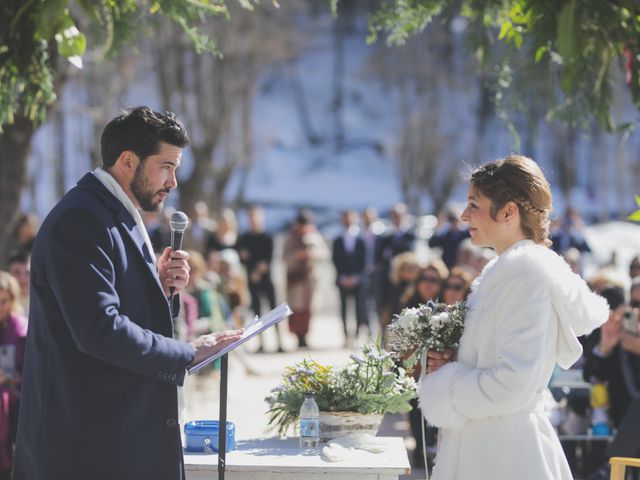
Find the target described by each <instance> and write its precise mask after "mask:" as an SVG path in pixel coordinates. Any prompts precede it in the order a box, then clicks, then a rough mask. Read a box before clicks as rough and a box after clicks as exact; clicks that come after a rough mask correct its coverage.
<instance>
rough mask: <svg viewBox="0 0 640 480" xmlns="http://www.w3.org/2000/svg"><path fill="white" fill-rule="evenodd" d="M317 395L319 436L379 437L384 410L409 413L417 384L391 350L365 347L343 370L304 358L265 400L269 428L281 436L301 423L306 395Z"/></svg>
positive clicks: (325, 438) (370, 346)
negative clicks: (300, 418) (401, 366)
mask: <svg viewBox="0 0 640 480" xmlns="http://www.w3.org/2000/svg"><path fill="white" fill-rule="evenodd" d="M307 392H311V393H313V394H315V397H316V402H317V403H318V408H319V409H320V439H321V440H329V439H331V438H336V437H340V436H344V435H350V434H355V433H370V434H373V435H375V434H376V433H377V430H378V428H379V427H380V423H381V421H382V417H383V415H384V414H385V413H387V412H388V413H397V412H408V411H409V410H411V405H410V404H409V400H411V399H412V398H415V397H416V384H415V381H414V380H413V378H411V377H410V376H408V375H406V372H405V370H404V369H403V368H399V367H397V366H396V364H395V362H394V360H393V357H392V355H391V353H389V352H386V351H384V350H383V349H382V348H381V347H380V346H379V345H377V344H368V345H365V346H364V347H363V348H362V350H361V352H360V353H359V354H352V355H351V356H350V358H349V363H348V364H347V365H345V366H344V367H342V368H335V367H331V366H327V365H322V364H320V363H318V362H316V361H313V360H303V361H302V362H299V363H296V364H295V365H292V366H289V367H287V368H286V369H285V372H284V373H283V375H282V380H281V382H280V385H278V386H277V387H276V388H274V389H273V390H272V391H271V393H270V395H269V396H268V397H267V398H266V399H265V400H266V402H267V403H268V405H269V410H268V412H267V415H268V416H269V426H270V427H271V428H272V429H274V430H276V431H277V433H278V434H279V435H285V434H286V433H287V431H288V430H289V428H290V427H292V426H294V427H296V426H297V424H298V414H299V412H300V407H301V405H302V402H303V401H304V394H305V393H307Z"/></svg>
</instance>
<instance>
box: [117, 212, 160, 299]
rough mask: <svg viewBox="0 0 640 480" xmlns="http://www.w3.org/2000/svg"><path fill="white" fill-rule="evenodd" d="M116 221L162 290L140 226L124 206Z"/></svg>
mask: <svg viewBox="0 0 640 480" xmlns="http://www.w3.org/2000/svg"><path fill="white" fill-rule="evenodd" d="M117 222H118V225H119V227H120V231H122V232H124V233H125V235H126V236H128V237H129V239H130V240H131V241H132V242H133V244H134V245H135V247H136V248H135V250H136V252H137V253H138V255H140V257H142V260H143V261H144V263H145V264H146V266H147V269H148V270H149V273H150V274H151V276H152V277H153V278H154V280H155V281H156V283H157V285H158V287H159V288H160V290H162V285H161V284H160V277H159V276H158V270H157V269H156V265H155V263H154V262H153V257H152V255H153V252H150V251H149V247H147V243H146V242H145V240H144V235H143V233H142V232H141V231H140V227H138V225H137V224H136V222H135V221H134V220H133V218H131V215H130V214H129V212H127V211H126V209H125V208H124V207H122V209H121V210H118V213H117ZM163 295H164V291H163Z"/></svg>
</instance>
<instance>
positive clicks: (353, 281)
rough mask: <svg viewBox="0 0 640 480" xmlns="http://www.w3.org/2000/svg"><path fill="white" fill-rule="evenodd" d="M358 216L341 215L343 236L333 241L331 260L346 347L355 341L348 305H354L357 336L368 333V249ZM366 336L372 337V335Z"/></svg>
mask: <svg viewBox="0 0 640 480" xmlns="http://www.w3.org/2000/svg"><path fill="white" fill-rule="evenodd" d="M357 221H358V216H357V214H356V212H355V211H353V210H346V211H344V212H342V216H341V222H342V226H343V228H344V230H343V232H342V235H340V236H338V237H336V238H335V239H334V241H333V248H332V260H333V265H334V266H335V268H336V284H337V285H338V290H339V292H340V315H341V317H342V326H343V328H344V338H345V343H346V345H351V343H352V340H353V338H352V337H351V335H350V334H349V328H348V326H347V301H348V300H349V299H352V300H353V301H354V302H355V311H356V329H355V330H356V333H355V336H356V337H357V336H358V334H359V333H362V332H361V330H362V329H365V328H366V329H367V330H369V322H368V319H367V305H366V297H365V295H366V293H365V287H366V282H365V265H366V246H365V243H364V240H363V239H362V238H361V237H360V236H359V233H360V229H359V228H358V225H357ZM367 333H370V332H369V331H368V332H367Z"/></svg>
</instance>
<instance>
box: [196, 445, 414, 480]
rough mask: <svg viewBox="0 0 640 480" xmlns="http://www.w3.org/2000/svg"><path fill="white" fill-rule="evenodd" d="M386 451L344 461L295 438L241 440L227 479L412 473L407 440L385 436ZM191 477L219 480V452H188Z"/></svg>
mask: <svg viewBox="0 0 640 480" xmlns="http://www.w3.org/2000/svg"><path fill="white" fill-rule="evenodd" d="M383 438H385V439H386V440H387V445H388V447H387V449H386V450H385V451H384V452H382V453H377V454H376V453H369V452H365V451H362V450H355V451H353V455H352V456H351V457H350V458H349V459H348V460H345V461H343V462H333V463H332V462H326V461H324V460H323V459H322V458H321V457H320V450H321V448H322V447H323V446H324V445H325V444H322V443H321V444H320V447H319V448H318V449H317V450H315V451H312V452H309V451H304V450H301V449H300V448H299V447H298V440H297V439H295V438H287V439H279V438H265V439H258V440H239V441H237V442H236V449H235V450H233V451H231V452H227V456H226V460H227V468H226V471H225V480H226V479H228V480H275V479H277V480H294V479H295V480H304V479H307V480H320V479H323V480H324V479H327V480H329V479H330V480H352V479H360V480H395V479H397V478H398V475H408V474H409V473H410V472H411V468H410V466H409V458H408V457H407V450H406V448H405V446H404V440H403V439H402V438H399V437H383ZM184 460H185V469H186V473H187V480H204V479H207V480H217V478H218V473H217V472H218V455H216V454H204V453H188V452H185V454H184Z"/></svg>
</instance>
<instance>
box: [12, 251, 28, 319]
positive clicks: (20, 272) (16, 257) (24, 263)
mask: <svg viewBox="0 0 640 480" xmlns="http://www.w3.org/2000/svg"><path fill="white" fill-rule="evenodd" d="M30 263H31V262H30V258H29V254H28V253H27V252H24V251H17V252H14V253H12V254H11V255H9V273H10V274H11V275H12V276H13V277H14V278H15V279H16V280H17V281H18V285H19V286H20V298H19V303H20V307H21V308H22V313H23V314H24V315H25V316H26V317H29V279H30V278H31V274H30V270H31V269H30V266H29V265H30Z"/></svg>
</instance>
